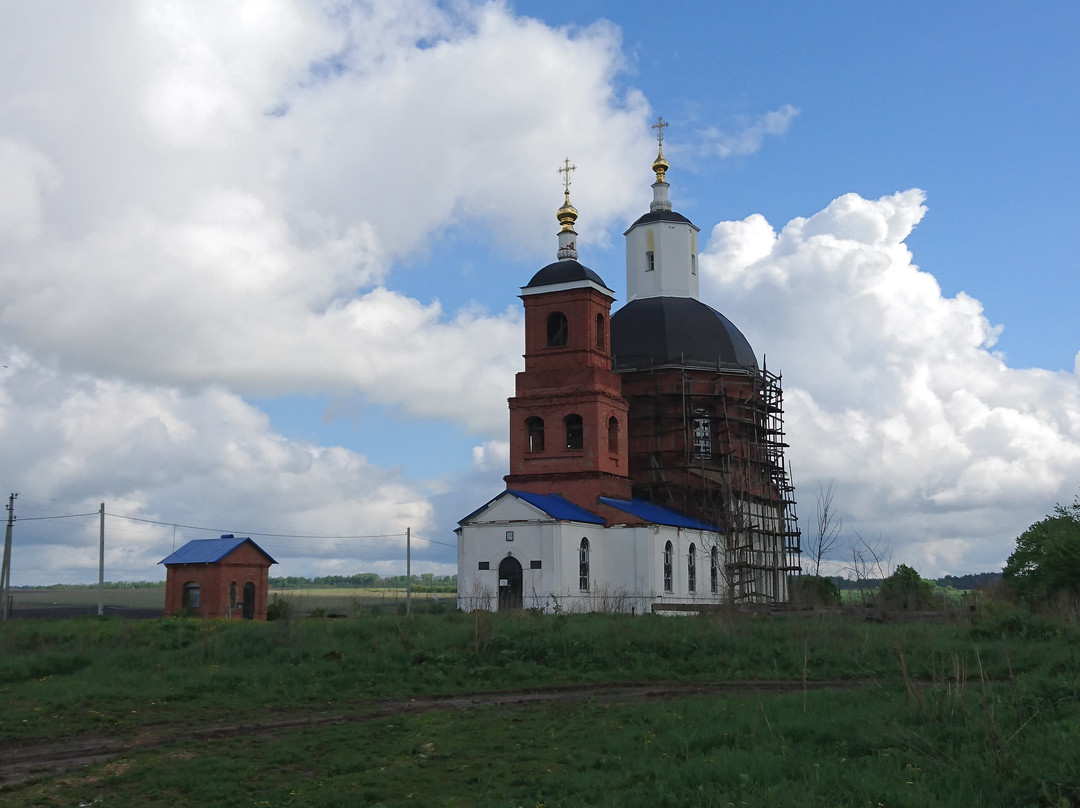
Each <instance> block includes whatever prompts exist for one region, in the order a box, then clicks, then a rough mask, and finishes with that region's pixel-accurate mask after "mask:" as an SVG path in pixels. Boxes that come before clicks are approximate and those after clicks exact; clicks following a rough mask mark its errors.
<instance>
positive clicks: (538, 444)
mask: <svg viewBox="0 0 1080 808" xmlns="http://www.w3.org/2000/svg"><path fill="white" fill-rule="evenodd" d="M665 126H667V123H666V122H664V120H663V119H658V121H657V123H656V125H655V126H654V127H653V128H654V129H656V130H657V132H658V133H659V137H658V151H657V157H656V160H654V161H653V165H652V170H653V172H654V174H655V182H654V183H653V185H652V190H653V199H652V203H651V204H650V206H649V211H648V212H647V213H645V214H644V215H642V216H641V217H640V218H639V219H638V220H637V221H635V222H634V223H633V224H632V225H631V226H630V228H629V229H628V230H627V231H626V233H625V237H626V289H627V298H628V300H627V302H626V304H625V305H624V306H623V307H622V308H620V309H619V310H618V311H616V312H615V313H614V314H612V313H611V306H612V303H613V302H614V300H615V295H614V292H612V290H611V289H610V288H608V286H607V284H606V283H605V282H604V280H603V279H602V278H601V277H600V276H599V275H598V274H597V273H596V272H594V271H593V270H591V269H589V268H588V267H586V266H584V265H583V264H581V263H580V262H579V261H578V253H577V233H576V232H575V230H574V224H575V222H576V221H577V216H578V212H577V210H576V209H575V208H574V207H573V206H572V205H571V204H570V172H571V171H572V170H573V168H574V167H573V166H571V165H570V161H569V160H566V161H565V162H564V164H563V167H562V168H561V169H560V173H562V174H563V175H564V184H563V188H564V202H563V205H562V207H560V208H559V210H558V213H557V217H558V221H559V223H560V230H559V242H558V253H557V259H558V260H556V261H555V262H554V263H552V264H549V265H548V266H546V267H544V268H543V269H541V270H540V271H539V272H537V273H536V274H535V275H534V276H533V277H532V279H531V280H530V281H529V282H528V283H527V284H526V285H525V286H524V287H523V288H522V289H521V299H522V302H523V303H524V307H525V369H524V371H522V372H520V373H518V374H517V377H516V387H515V395H514V396H513V397H512V398H511V399H510V400H509V408H510V473H509V474H507V475H506V477H505V478H504V479H505V483H506V490H504V491H502V492H501V493H499V494H498V495H497V496H495V497H494V498H493V499H491V500H490V501H488V502H487V503H485V504H484V505H483V506H481V507H480V508H478V509H477V510H475V511H473V512H472V513H470V514H469V515H468V516H466V517H465V518H464V519H462V520H461V521H460V522H459V525H458V528H457V531H456V532H457V536H458V541H457V547H458V606H459V608H461V609H463V610H466V611H471V610H475V609H485V610H492V611H494V610H498V611H504V610H514V609H523V608H524V609H540V610H543V611H548V612H552V611H567V612H578V611H608V612H616V611H618V612H634V613H638V614H641V613H646V612H675V613H680V612H681V613H693V612H700V611H703V610H707V609H710V608H716V607H719V606H722V605H725V604H776V603H783V602H786V601H787V599H788V576H789V575H792V574H795V573H797V572H798V571H799V569H800V566H799V555H800V537H799V529H798V520H797V517H796V513H795V500H794V492H793V487H792V485H791V482H790V472H789V470H788V468H787V467H786V464H785V460H784V448H785V446H786V444H785V437H784V426H783V393H782V388H781V379H780V376H779V375H777V374H773V373H770V372H769V371H768V370H767V368H765V367H764V364H762V365H761V366H759V365H758V362H757V359H756V357H755V355H754V351H753V349H752V348H751V347H750V344H749V342H747V340H746V338H745V337H744V336H743V334H742V333H741V332H740V331H739V329H738V328H736V327H735V325H734V324H733V323H732V322H731V321H730V320H728V319H727V318H726V317H724V315H722V314H721V313H720V312H718V311H716V310H715V309H713V308H711V307H710V306H708V305H706V304H705V303H703V302H701V300H699V297H698V232H699V231H698V228H697V227H696V226H695V225H694V224H693V223H692V222H691V221H690V220H689V219H687V218H686V217H685V216H683V215H681V214H679V213H677V212H675V211H674V210H673V209H672V206H671V202H670V201H669V199H668V190H669V187H670V186H669V184H668V182H667V178H666V177H667V171H668V168H669V165H668V162H667V160H665V158H664V148H663V147H664V138H663V130H664V127H665Z"/></svg>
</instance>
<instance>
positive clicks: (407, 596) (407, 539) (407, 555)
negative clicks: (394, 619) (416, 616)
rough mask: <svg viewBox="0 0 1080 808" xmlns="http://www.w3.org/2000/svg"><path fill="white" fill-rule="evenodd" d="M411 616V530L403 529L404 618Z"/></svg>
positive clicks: (409, 528)
mask: <svg viewBox="0 0 1080 808" xmlns="http://www.w3.org/2000/svg"><path fill="white" fill-rule="evenodd" d="M411 614H412V528H411V527H407V528H405V616H406V617H408V616H409V615H411Z"/></svg>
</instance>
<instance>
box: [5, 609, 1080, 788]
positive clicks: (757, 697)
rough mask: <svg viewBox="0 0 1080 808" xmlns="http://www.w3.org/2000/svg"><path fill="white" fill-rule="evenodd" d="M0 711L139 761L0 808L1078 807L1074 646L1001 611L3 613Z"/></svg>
mask: <svg viewBox="0 0 1080 808" xmlns="http://www.w3.org/2000/svg"><path fill="white" fill-rule="evenodd" d="M676 682H683V683H693V686H692V687H689V689H684V690H683V691H681V692H679V693H677V694H674V695H663V696H656V697H649V696H648V695H647V694H648V692H649V688H650V687H652V688H655V690H656V691H657V692H659V693H667V692H668V690H667V689H666V688H667V687H668V686H669V685H670V684H671V683H676ZM731 682H739V683H746V682H759V683H767V684H765V685H762V686H761V687H759V688H758V689H757V690H756V691H752V689H742V688H736V689H735V690H732V691H730V692H728V691H726V690H723V689H720V690H716V689H710V688H723V687H725V686H726V685H727V684H728V683H731ZM620 683H621V684H626V683H638V685H637V689H636V690H634V691H632V692H633V693H635V695H634V696H633V697H627V698H619V697H617V696H616V697H609V696H607V695H604V694H605V693H609V692H610V690H611V688H612V687H613V686H614V685H615V684H620ZM641 683H646V684H641ZM648 683H653V684H652V685H649V684H648ZM815 683H818V686H819V687H820V688H822V689H817V687H816V686H815ZM553 687H554V688H559V687H570V688H575V690H573V691H572V692H573V693H575V694H576V695H575V696H574V697H573V698H552V699H549V700H546V701H543V702H536V701H534V700H532V699H531V697H530V696H529V694H530V693H532V692H533V691H534V690H535V689H537V688H547V689H549V690H548V692H549V693H550V692H552V691H550V688H553ZM695 688H698V689H700V690H702V691H703V692H701V693H695ZM744 691H745V692H744ZM500 692H510V693H512V694H515V695H512V696H510V697H508V698H505V699H501V700H500V699H496V698H495V696H494V694H497V693H500ZM554 692H555V693H556V695H557V693H558V691H554ZM468 693H485V694H491V695H488V696H480V697H472V698H468V699H465V698H464V697H461V695H460V694H468ZM590 694H591V695H592V697H590ZM455 696H456V697H458V699H459V700H457V701H437V700H436V701H431V702H427V703H425V704H423V705H420V704H418V702H421V701H423V700H424V699H431V698H435V697H438V698H449V697H455ZM387 700H392V701H387ZM0 707H2V711H0V743H2V744H3V745H4V747H3V748H5V749H8V750H15V749H25V748H30V747H33V746H34V745H35V744H39V743H46V744H49V743H59V742H61V741H70V740H71V739H78V738H97V737H100V738H106V739H119V740H120V741H122V742H124V743H127V744H133V745H132V746H130V748H127V749H121V750H120V751H118V752H117V753H114V754H113V756H112V758H111V759H110V760H108V761H106V762H101V763H97V764H95V765H92V766H90V767H88V768H85V769H81V770H77V771H73V772H68V773H66V774H64V775H62V776H54V777H52V778H49V779H46V780H42V781H38V782H31V783H23V784H19V785H14V786H11V787H8V788H4V789H3V790H0V805H4V806H7V805H12V806H15V805H19V806H24V805H41V806H53V805H56V806H60V805H64V806H74V805H102V806H128V805H132V806H134V805H140V806H142V805H147V804H153V805H159V804H168V805H179V806H186V805H207V804H216V805H225V806H233V805H235V806H240V805H245V806H249V805H266V806H337V805H340V806H354V805H380V806H407V805H408V806H528V807H529V808H537V806H543V808H553V807H554V806H583V805H588V806H592V805H597V806H605V805H611V806H616V805H617V806H631V807H632V806H680V808H682V807H684V806H743V805H746V806H770V807H771V806H788V805H790V806H830V807H831V806H860V808H864V807H865V806H869V807H870V808H886V807H887V808H892V807H893V806H920V808H921V807H922V806H928V805H933V806H965V808H967V806H998V805H1001V806H1005V805H1008V806H1013V805H1017V806H1027V805H1032V806H1069V805H1077V804H1080V745H1078V744H1077V743H1076V739H1077V737H1080V636H1078V633H1077V630H1076V628H1075V627H1073V626H1069V625H1064V624H1062V623H1059V622H1055V621H1052V620H1049V619H1043V618H1038V617H1032V616H1030V615H1027V614H1025V613H1022V612H1017V611H1004V612H1001V613H999V614H996V615H990V616H985V615H984V616H981V617H979V618H978V619H977V621H976V622H975V623H974V624H970V625H969V624H966V623H941V624H934V623H928V622H919V623H909V624H905V623H891V624H890V623H886V624H869V623H863V622H857V621H853V620H850V619H832V618H830V619H819V618H809V617H772V618H764V617H757V618H755V617H750V616H746V615H725V614H722V615H713V616H709V617H702V618H662V617H652V616H644V617H643V616H638V617H632V616H616V615H559V616H544V615H535V614H530V613H521V614H513V615H499V614H496V615H492V614H487V613H480V614H461V613H457V612H456V611H453V610H452V609H449V608H448V609H446V611H445V613H443V614H428V615H421V616H417V617H413V618H408V619H407V618H404V617H401V616H399V615H397V614H396V613H384V614H381V615H374V616H366V615H365V613H364V612H363V610H361V616H359V617H349V618H347V619H340V620H326V619H293V620H289V621H284V622H277V623H269V624H253V623H226V622H222V621H213V622H200V621H194V620H178V619H171V620H165V619H158V620H143V621H123V620H111V619H97V618H88V619H81V620H63V621H53V620H42V621H13V622H11V623H8V624H4V625H3V626H0ZM317 720H322V721H326V722H327V723H326V725H320V726H313V725H312V724H311V722H312V721H317ZM285 721H288V722H293V723H291V724H289V725H288V726H282V723H283V722H285ZM275 722H276V724H275ZM260 726H263V727H270V729H265V730H260V729H259V727H260ZM208 727H209V728H212V727H218V728H222V727H230V728H231V730H230V731H229V732H228V733H226V732H224V731H222V732H218V733H217V734H215V733H214V732H209V733H208V732H206V730H207V728H208ZM275 727H276V728H275ZM290 727H291V728H290ZM155 737H156V738H158V741H157V742H155V743H153V744H145V743H144V745H143V746H141V747H140V746H139V745H137V744H138V742H139V740H140V739H143V741H145V739H148V738H155ZM3 765H4V755H0V771H2V769H3Z"/></svg>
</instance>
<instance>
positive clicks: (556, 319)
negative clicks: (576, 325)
mask: <svg viewBox="0 0 1080 808" xmlns="http://www.w3.org/2000/svg"><path fill="white" fill-rule="evenodd" d="M568 334H569V326H568V325H567V322H566V315H565V314H563V313H562V312H561V311H553V312H551V314H549V315H548V318H547V344H548V347H549V348H557V347H559V346H561V345H566V340H567V337H568Z"/></svg>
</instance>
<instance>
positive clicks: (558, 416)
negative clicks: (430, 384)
mask: <svg viewBox="0 0 1080 808" xmlns="http://www.w3.org/2000/svg"><path fill="white" fill-rule="evenodd" d="M572 170H573V166H571V165H570V161H569V160H567V161H566V162H565V163H564V165H563V168H562V169H560V171H561V172H562V173H563V174H564V176H565V179H564V193H565V201H564V203H563V206H562V207H561V208H559V212H558V218H559V222H560V224H561V225H562V229H561V230H560V231H559V252H558V258H559V260H558V261H556V262H555V263H553V264H549V265H548V266H546V267H544V268H543V269H541V270H540V271H539V272H537V273H536V274H535V275H534V276H533V278H532V280H531V281H529V283H528V285H527V286H525V287H524V288H522V290H521V299H522V301H523V302H524V304H525V370H524V371H523V372H521V373H518V374H517V379H516V395H515V396H514V397H513V398H511V399H510V401H509V404H510V473H509V474H508V475H507V476H506V477H505V481H506V486H507V488H511V489H516V490H520V491H529V492H532V493H536V494H560V495H561V496H562V497H563V498H565V499H567V500H569V501H570V502H573V503H574V504H576V505H579V506H581V507H583V508H586V509H589V510H594V511H595V510H596V508H597V501H596V500H597V497H600V496H607V497H615V498H617V499H629V498H630V478H629V476H628V471H627V439H626V429H627V403H626V399H624V398H623V397H622V386H621V380H620V377H619V376H618V375H617V374H616V373H615V372H614V371H613V370H612V369H611V339H610V330H609V317H610V314H611V303H612V301H613V300H614V299H615V295H614V293H613V292H612V291H611V290H610V289H609V288H608V287H607V285H606V284H605V283H604V281H603V279H602V278H601V277H600V276H599V275H597V274H596V273H595V272H593V271H592V270H591V269H589V268H588V267H585V266H583V265H582V264H580V263H578V261H577V249H576V239H577V233H575V232H574V222H575V221H576V219H577V211H576V210H575V209H574V208H573V206H571V204H570V180H569V177H570V171H572Z"/></svg>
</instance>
